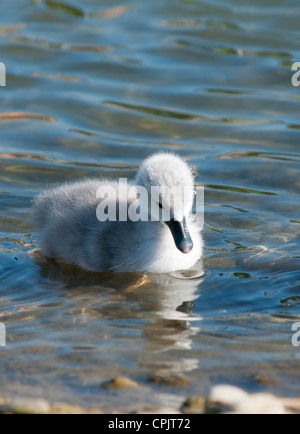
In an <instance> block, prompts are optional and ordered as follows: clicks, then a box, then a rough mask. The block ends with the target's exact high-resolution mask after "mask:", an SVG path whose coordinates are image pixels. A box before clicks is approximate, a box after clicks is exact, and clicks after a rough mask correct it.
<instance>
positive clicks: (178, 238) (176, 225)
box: [166, 217, 194, 253]
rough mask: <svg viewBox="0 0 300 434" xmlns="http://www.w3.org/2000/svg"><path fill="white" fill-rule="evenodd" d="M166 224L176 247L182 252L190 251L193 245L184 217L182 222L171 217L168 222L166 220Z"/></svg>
mask: <svg viewBox="0 0 300 434" xmlns="http://www.w3.org/2000/svg"><path fill="white" fill-rule="evenodd" d="M166 224H167V225H168V227H169V229H170V231H171V234H172V236H173V238H174V241H175V244H176V247H177V249H178V250H180V251H181V252H182V253H190V251H191V250H192V248H193V246H194V245H193V241H192V238H191V236H190V233H189V231H188V228H187V225H186V220H185V217H184V218H183V220H182V222H178V221H176V220H174V219H172V220H170V221H169V222H166Z"/></svg>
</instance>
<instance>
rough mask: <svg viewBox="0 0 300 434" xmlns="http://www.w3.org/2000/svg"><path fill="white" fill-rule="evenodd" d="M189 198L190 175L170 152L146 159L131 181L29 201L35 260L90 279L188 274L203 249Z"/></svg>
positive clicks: (84, 184) (69, 187)
mask: <svg viewBox="0 0 300 434" xmlns="http://www.w3.org/2000/svg"><path fill="white" fill-rule="evenodd" d="M193 198H194V179H193V175H192V172H191V170H190V168H189V166H188V165H187V164H186V163H185V162H184V161H183V160H182V159H181V158H180V157H179V156H177V155H174V154H171V153H157V154H154V155H152V156H150V157H148V158H147V159H146V160H145V161H144V162H143V163H142V165H141V167H140V169H139V171H138V173H137V176H136V178H135V179H134V180H133V181H132V182H127V181H126V180H124V179H120V180H117V181H111V180H108V179H85V180H82V181H79V182H75V183H66V184H63V185H61V186H60V187H57V188H54V189H50V190H47V191H45V192H43V193H41V194H40V195H39V196H38V197H37V198H36V199H35V204H34V206H35V210H34V211H35V223H36V226H37V229H38V230H39V233H40V236H39V240H40V247H41V250H42V253H43V254H44V255H45V256H46V257H49V258H56V259H60V260H62V261H64V262H67V263H69V264H73V265H77V266H80V267H82V268H84V269H86V270H88V271H96V272H98V271H120V272H146V273H168V272H171V271H177V270H186V269H189V268H190V267H192V266H193V265H194V264H195V263H196V262H197V261H198V260H199V259H200V257H201V255H202V249H203V244H202V238H201V235H200V229H199V227H198V225H197V223H196V222H195V216H194V215H192V214H191V212H192V205H193ZM124 216H125V218H124Z"/></svg>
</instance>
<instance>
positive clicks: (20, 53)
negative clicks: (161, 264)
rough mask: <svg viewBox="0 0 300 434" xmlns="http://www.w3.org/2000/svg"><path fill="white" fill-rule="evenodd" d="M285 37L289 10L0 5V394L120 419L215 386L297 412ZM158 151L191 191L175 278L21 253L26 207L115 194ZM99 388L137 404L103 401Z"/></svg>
mask: <svg viewBox="0 0 300 434" xmlns="http://www.w3.org/2000/svg"><path fill="white" fill-rule="evenodd" d="M299 19H300V8H299V5H298V2H297V1H296V0H276V1H274V0H273V1H272V2H271V1H269V0H263V1H255V2H253V1H252V2H250V1H248V0H243V1H235V0H229V1H227V2H226V3H224V2H221V1H219V0H215V1H214V2H211V1H206V0H205V1H200V0H199V1H197V0H185V1H180V0H172V1H171V0H169V1H168V0H164V1H161V0H151V1H150V0H144V1H143V2H141V1H137V0H133V1H131V2H130V3H127V2H116V1H101V2H99V1H96V0H89V1H86V2H84V5H83V4H82V2H79V1H77V0H68V2H67V3H63V2H60V1H52V0H45V1H43V0H10V1H9V2H8V1H4V2H2V4H1V14H0V44H1V51H0V53H1V56H0V61H1V62H3V63H5V65H6V69H7V77H6V79H7V86H6V87H1V88H0V92H1V113H0V126H1V143H0V154H1V155H0V166H1V167H0V203H1V216H0V273H1V280H0V312H1V313H0V321H1V322H2V323H3V324H4V325H5V327H6V341H7V342H6V344H7V345H6V347H0V352H1V375H0V390H1V395H6V396H9V395H17V396H32V397H37V396H43V397H45V398H46V399H48V400H50V401H51V402H55V401H65V402H70V403H74V404H80V405H83V406H87V407H89V406H99V407H101V408H102V409H103V410H104V411H111V410H112V409H116V410H121V411H132V410H136V409H144V408H147V407H149V406H152V405H159V404H161V405H163V404H164V405H166V404H168V405H171V406H175V407H179V406H180V404H181V403H182V401H183V400H184V399H185V398H186V397H188V396H190V395H192V394H197V395H205V394H206V393H207V392H208V390H209V388H210V387H211V385H213V384H217V383H220V382H222V383H223V382H226V383H230V384H235V385H238V386H242V387H245V388H246V389H247V390H249V391H270V392H273V393H276V394H279V395H288V396H294V395H297V394H299V355H300V350H299V347H294V346H293V345H292V343H291V339H292V335H293V333H294V332H293V331H292V325H293V323H294V322H296V321H300V315H299V300H300V298H299V289H300V271H299V269H300V267H299V265H300V254H299V238H300V217H299V215H300V214H299V211H300V205H299V193H300V181H299V165H300V153H299V139H300V132H299V130H300V123H299V99H300V90H299V89H300V88H298V87H293V86H292V84H291V78H292V74H293V72H292V71H291V66H292V64H293V63H294V62H296V61H300V53H299V42H300V32H299ZM161 149H164V150H169V151H175V152H178V153H179V154H180V155H181V156H183V157H184V158H186V159H187V160H188V161H189V162H190V163H191V164H192V166H193V168H194V170H195V173H196V182H197V184H199V185H202V184H204V186H205V228H204V231H203V234H204V238H205V244H206V249H205V257H204V259H203V264H198V266H197V270H196V271H195V273H196V275H195V276H194V277H192V276H191V275H188V276H186V275H185V276H183V275H181V274H179V273H177V274H176V273H175V275H172V276H147V275H139V274H115V275H114V274H88V273H85V272H83V271H79V270H75V269H74V268H72V267H68V266H67V265H61V266H59V265H58V264H56V263H49V262H47V261H45V260H43V258H41V257H40V255H39V254H38V252H35V251H34V250H35V249H36V248H37V247H38V245H37V242H36V235H37V234H36V233H35V232H34V229H33V228H32V225H31V217H32V211H31V200H32V198H33V196H34V195H36V194H37V193H38V192H39V191H40V190H41V189H43V188H44V187H45V186H47V185H49V184H55V183H59V182H62V181H64V180H66V179H68V180H75V179H79V178H82V177H85V176H99V177H101V176H106V177H110V176H111V177H133V176H134V175H135V173H136V170H137V167H138V165H139V164H140V162H141V161H142V160H143V159H144V158H145V157H146V156H148V155H149V154H150V153H151V152H153V151H157V150H161ZM202 271H203V272H204V275H203V277H202V278H201V277H200V276H201V272H202ZM197 275H198V277H197ZM119 375H125V376H128V377H130V378H132V379H133V380H136V381H138V382H139V383H141V385H142V386H141V387H140V388H138V389H132V390H129V391H119V392H118V391H115V390H107V389H105V387H104V385H105V383H106V382H107V381H109V380H110V379H111V378H114V377H116V376H119Z"/></svg>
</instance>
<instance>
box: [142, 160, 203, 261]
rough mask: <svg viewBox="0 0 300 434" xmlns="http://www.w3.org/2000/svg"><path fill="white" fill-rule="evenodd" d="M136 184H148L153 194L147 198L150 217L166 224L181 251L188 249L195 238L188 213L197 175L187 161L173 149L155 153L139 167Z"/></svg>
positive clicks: (147, 188) (148, 188)
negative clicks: (188, 225) (193, 237)
mask: <svg viewBox="0 0 300 434" xmlns="http://www.w3.org/2000/svg"><path fill="white" fill-rule="evenodd" d="M136 185H139V186H143V187H145V188H146V190H147V192H148V198H151V200H149V199H148V202H149V203H148V209H149V218H151V220H158V219H159V220H160V222H161V223H162V224H166V225H167V226H168V227H169V229H170V231H171V233H172V236H173V238H174V242H175V245H176V247H177V248H178V249H179V250H180V251H181V252H182V253H189V252H190V251H191V250H192V248H193V242H192V239H191V237H190V234H189V231H188V227H187V217H188V215H189V214H190V212H191V210H192V206H193V199H194V177H193V174H192V171H191V169H190V167H189V166H188V165H187V163H186V162H185V161H184V160H182V159H181V158H180V157H179V156H177V155H174V154H171V153H157V154H154V155H152V156H150V157H149V158H147V159H146V160H145V161H144V163H143V164H142V166H141V167H140V170H139V172H138V174H137V177H136ZM158 210H159V211H160V212H158V213H157V211H158ZM155 213H156V216H157V218H155V217H154V214H155ZM153 217H154V218H153Z"/></svg>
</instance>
